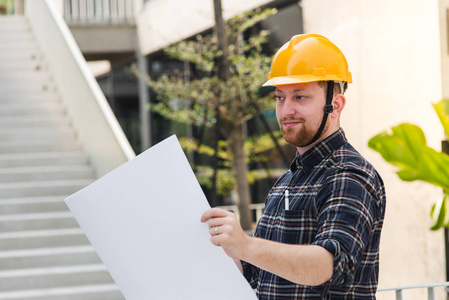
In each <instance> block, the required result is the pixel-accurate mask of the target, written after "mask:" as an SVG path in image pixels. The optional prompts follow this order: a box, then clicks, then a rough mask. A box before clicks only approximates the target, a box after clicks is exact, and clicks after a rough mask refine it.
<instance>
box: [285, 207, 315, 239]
mask: <svg viewBox="0 0 449 300" xmlns="http://www.w3.org/2000/svg"><path fill="white" fill-rule="evenodd" d="M317 225H318V222H317V221H316V218H315V215H314V214H311V213H310V212H308V211H304V210H283V211H282V212H281V215H280V218H279V228H280V230H279V232H280V235H279V237H280V241H279V242H281V243H286V244H302V245H307V244H311V243H312V242H313V241H314V240H315V236H316V234H317Z"/></svg>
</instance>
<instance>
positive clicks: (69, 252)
mask: <svg viewBox="0 0 449 300" xmlns="http://www.w3.org/2000/svg"><path fill="white" fill-rule="evenodd" d="M100 263H101V260H100V258H99V257H98V255H97V253H96V252H95V249H94V248H93V247H92V246H90V245H82V246H69V247H51V248H33V249H24V250H12V251H0V270H11V269H29V268H45V267H56V266H73V265H86V264H100Z"/></svg>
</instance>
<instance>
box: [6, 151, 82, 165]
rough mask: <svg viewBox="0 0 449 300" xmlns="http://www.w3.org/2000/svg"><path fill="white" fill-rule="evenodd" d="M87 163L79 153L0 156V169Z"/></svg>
mask: <svg viewBox="0 0 449 300" xmlns="http://www.w3.org/2000/svg"><path fill="white" fill-rule="evenodd" d="M87 161H88V159H87V156H86V155H85V154H83V153H82V152H81V151H64V152H56V151H54V152H42V153H37V152H36V153H11V154H0V168H14V167H32V166H59V165H78V164H85V163H87Z"/></svg>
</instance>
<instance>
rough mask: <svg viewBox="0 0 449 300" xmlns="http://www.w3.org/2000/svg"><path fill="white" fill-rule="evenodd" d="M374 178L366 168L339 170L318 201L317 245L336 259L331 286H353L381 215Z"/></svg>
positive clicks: (322, 189)
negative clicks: (377, 217) (378, 212)
mask: <svg viewBox="0 0 449 300" xmlns="http://www.w3.org/2000/svg"><path fill="white" fill-rule="evenodd" d="M373 182H375V180H373V178H372V175H371V174H370V173H369V172H367V171H366V170H364V169H363V168H359V169H356V168H344V169H337V170H335V171H334V173H333V174H331V176H329V177H328V180H327V181H326V182H325V184H324V185H323V186H322V188H321V190H320V192H319V193H318V195H317V198H316V203H315V204H316V209H317V215H318V232H317V235H316V239H315V242H314V243H313V244H315V245H320V246H322V247H324V248H325V249H327V250H328V251H329V252H330V253H332V254H333V255H334V266H333V276H332V279H331V282H332V284H333V285H336V286H345V285H348V284H350V283H352V282H353V280H354V276H355V274H356V272H357V270H358V268H359V267H360V265H361V262H362V258H363V253H364V249H365V248H366V247H367V245H368V243H369V241H370V237H371V235H372V232H373V224H374V222H375V219H376V215H377V203H378V202H377V199H376V198H377V196H376V188H375V184H374V183H373Z"/></svg>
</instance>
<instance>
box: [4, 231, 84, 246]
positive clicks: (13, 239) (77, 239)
mask: <svg viewBox="0 0 449 300" xmlns="http://www.w3.org/2000/svg"><path fill="white" fill-rule="evenodd" d="M79 245H90V243H89V241H88V239H87V238H86V236H85V235H84V232H83V231H82V230H81V228H79V227H78V228H65V229H48V230H30V231H19V232H17V231H15V232H1V233H0V251H7V250H10V251H12V250H23V249H34V248H39V247H43V246H45V247H66V246H79Z"/></svg>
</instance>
